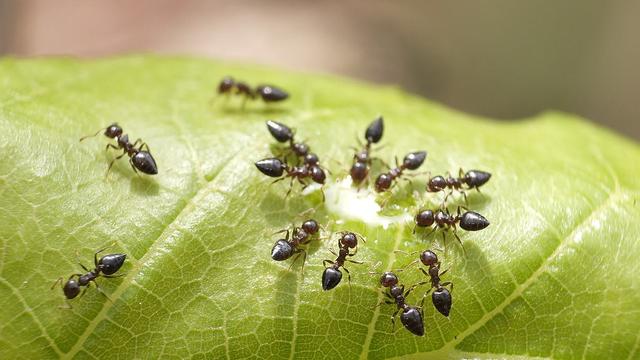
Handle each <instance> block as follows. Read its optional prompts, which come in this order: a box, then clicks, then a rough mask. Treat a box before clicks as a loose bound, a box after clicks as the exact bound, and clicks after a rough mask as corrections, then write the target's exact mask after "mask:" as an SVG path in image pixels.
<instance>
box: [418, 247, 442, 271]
mask: <svg viewBox="0 0 640 360" xmlns="http://www.w3.org/2000/svg"><path fill="white" fill-rule="evenodd" d="M420 261H421V262H422V263H423V264H424V265H426V266H429V267H431V266H432V265H435V264H437V263H438V255H436V253H434V252H433V251H431V250H425V251H423V252H422V254H420Z"/></svg>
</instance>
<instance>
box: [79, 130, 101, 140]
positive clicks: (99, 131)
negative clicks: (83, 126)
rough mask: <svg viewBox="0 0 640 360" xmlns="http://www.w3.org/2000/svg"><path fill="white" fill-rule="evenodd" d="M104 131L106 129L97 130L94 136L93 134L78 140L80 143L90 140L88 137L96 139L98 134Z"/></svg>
mask: <svg viewBox="0 0 640 360" xmlns="http://www.w3.org/2000/svg"><path fill="white" fill-rule="evenodd" d="M105 129H106V128H102V129H100V130H98V131H97V132H96V133H95V134H93V135H87V136H83V137H81V138H80V141H81V142H82V140H84V139H88V138H90V137H96V136H98V134H100V133H101V132H102V131H103V130H105Z"/></svg>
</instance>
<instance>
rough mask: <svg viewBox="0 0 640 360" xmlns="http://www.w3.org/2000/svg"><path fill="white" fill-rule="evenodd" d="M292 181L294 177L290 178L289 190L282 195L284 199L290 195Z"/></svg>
mask: <svg viewBox="0 0 640 360" xmlns="http://www.w3.org/2000/svg"><path fill="white" fill-rule="evenodd" d="M294 179H295V178H294V177H291V182H290V183H289V190H288V191H287V193H286V194H285V195H284V198H285V199H286V198H287V197H288V196H289V194H291V190H293V180H294ZM298 180H300V179H298Z"/></svg>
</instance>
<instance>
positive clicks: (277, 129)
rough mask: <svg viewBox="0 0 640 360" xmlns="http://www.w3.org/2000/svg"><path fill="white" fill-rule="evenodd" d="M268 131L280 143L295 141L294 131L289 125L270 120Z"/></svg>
mask: <svg viewBox="0 0 640 360" xmlns="http://www.w3.org/2000/svg"><path fill="white" fill-rule="evenodd" d="M267 129H268V130H269V132H270V133H271V136H273V137H274V138H275V139H276V140H277V141H278V142H281V143H283V142H287V141H290V140H291V139H293V131H291V128H289V127H288V126H287V125H285V124H282V123H279V122H276V121H273V120H269V121H267Z"/></svg>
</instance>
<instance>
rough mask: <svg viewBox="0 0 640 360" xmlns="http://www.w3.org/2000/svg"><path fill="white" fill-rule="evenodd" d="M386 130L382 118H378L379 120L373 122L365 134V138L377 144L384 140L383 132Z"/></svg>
mask: <svg viewBox="0 0 640 360" xmlns="http://www.w3.org/2000/svg"><path fill="white" fill-rule="evenodd" d="M383 130H384V123H383V119H382V116H378V118H377V119H375V120H373V122H372V123H371V124H369V127H368V128H367V131H366V132H365V133H364V138H365V139H367V142H369V143H373V144H375V143H377V142H378V141H380V139H381V138H382V131H383Z"/></svg>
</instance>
